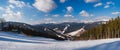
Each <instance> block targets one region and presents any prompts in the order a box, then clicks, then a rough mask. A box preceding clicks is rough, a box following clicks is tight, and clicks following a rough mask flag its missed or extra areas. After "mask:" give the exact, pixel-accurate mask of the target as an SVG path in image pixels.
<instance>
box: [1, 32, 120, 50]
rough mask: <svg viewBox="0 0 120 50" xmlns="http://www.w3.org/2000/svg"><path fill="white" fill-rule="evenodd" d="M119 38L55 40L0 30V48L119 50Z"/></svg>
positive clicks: (23, 49) (6, 49)
mask: <svg viewBox="0 0 120 50" xmlns="http://www.w3.org/2000/svg"><path fill="white" fill-rule="evenodd" d="M119 44H120V39H119V38H115V39H102V40H87V41H56V40H54V39H48V38H42V37H41V38H40V37H27V36H24V35H22V34H15V33H12V32H0V50H114V49H115V50H119V49H120V45H119Z"/></svg>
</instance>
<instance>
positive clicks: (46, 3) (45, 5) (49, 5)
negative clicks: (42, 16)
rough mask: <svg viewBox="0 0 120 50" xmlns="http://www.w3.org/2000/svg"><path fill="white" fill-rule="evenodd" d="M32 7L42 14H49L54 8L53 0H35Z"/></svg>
mask: <svg viewBox="0 0 120 50" xmlns="http://www.w3.org/2000/svg"><path fill="white" fill-rule="evenodd" d="M33 6H34V7H35V8H36V9H38V10H40V11H43V12H50V11H51V10H53V9H54V8H55V7H56V4H55V2H54V1H53V0H35V3H34V4H33Z"/></svg>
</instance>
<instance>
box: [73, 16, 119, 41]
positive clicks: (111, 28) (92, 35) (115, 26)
mask: <svg viewBox="0 0 120 50" xmlns="http://www.w3.org/2000/svg"><path fill="white" fill-rule="evenodd" d="M107 38H120V17H119V16H118V17H117V18H114V19H111V20H109V21H107V22H106V23H104V24H103V23H100V25H99V26H97V27H94V28H90V29H89V30H87V31H86V32H85V33H83V34H81V35H80V36H79V37H75V40H97V39H107Z"/></svg>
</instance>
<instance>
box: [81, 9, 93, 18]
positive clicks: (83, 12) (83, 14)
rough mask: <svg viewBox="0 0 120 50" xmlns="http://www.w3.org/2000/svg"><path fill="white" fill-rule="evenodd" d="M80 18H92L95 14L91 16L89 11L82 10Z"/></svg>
mask: <svg viewBox="0 0 120 50" xmlns="http://www.w3.org/2000/svg"><path fill="white" fill-rule="evenodd" d="M79 14H80V16H83V17H90V16H93V14H89V13H88V12H87V11H85V10H82V11H81V12H80V13H79Z"/></svg>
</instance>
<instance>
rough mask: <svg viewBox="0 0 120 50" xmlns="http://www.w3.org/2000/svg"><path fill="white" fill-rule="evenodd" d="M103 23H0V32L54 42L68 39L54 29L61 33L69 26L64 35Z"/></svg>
mask: <svg viewBox="0 0 120 50" xmlns="http://www.w3.org/2000/svg"><path fill="white" fill-rule="evenodd" d="M103 22H104V21H99V22H94V23H76V22H67V23H60V24H53V23H50V24H38V25H30V24H26V23H20V22H2V23H0V30H1V31H12V32H18V33H23V34H26V35H28V36H40V37H46V38H53V39H56V40H67V39H69V37H67V36H66V35H64V34H61V33H59V32H57V31H55V30H54V29H55V28H58V29H59V30H61V31H63V29H64V28H65V27H66V25H70V26H69V27H68V29H67V30H66V32H65V33H70V32H73V31H76V30H79V29H80V28H82V27H83V26H84V27H85V30H89V29H90V28H94V27H96V26H98V25H99V24H100V23H103Z"/></svg>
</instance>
